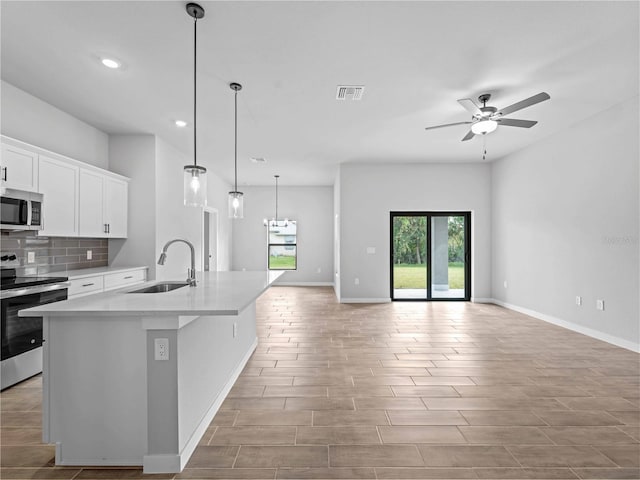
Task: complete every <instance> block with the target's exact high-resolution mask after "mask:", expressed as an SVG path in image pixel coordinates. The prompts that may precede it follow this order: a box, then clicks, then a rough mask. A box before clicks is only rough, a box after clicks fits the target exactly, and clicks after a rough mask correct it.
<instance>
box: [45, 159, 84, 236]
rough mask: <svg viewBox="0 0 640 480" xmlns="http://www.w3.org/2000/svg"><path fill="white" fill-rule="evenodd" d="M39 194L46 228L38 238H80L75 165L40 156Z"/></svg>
mask: <svg viewBox="0 0 640 480" xmlns="http://www.w3.org/2000/svg"><path fill="white" fill-rule="evenodd" d="M38 171H39V178H40V188H39V190H40V193H42V194H43V195H44V199H43V204H42V205H43V213H44V214H43V219H44V228H43V229H42V230H41V231H40V232H39V235H44V236H64V237H73V236H77V235H78V233H79V232H78V180H79V178H78V176H79V172H80V169H79V168H78V167H77V166H76V165H73V164H70V163H68V162H64V161H61V160H56V159H54V158H49V157H45V156H44V155H40V159H39V166H38Z"/></svg>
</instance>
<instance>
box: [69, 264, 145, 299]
mask: <svg viewBox="0 0 640 480" xmlns="http://www.w3.org/2000/svg"><path fill="white" fill-rule="evenodd" d="M146 281H147V269H146V267H140V268H135V269H125V270H122V271H113V270H109V271H108V272H102V273H96V274H95V275H82V276H78V277H77V278H74V275H73V274H71V275H69V283H70V285H69V289H68V293H67V295H68V297H69V298H78V297H83V296H85V295H91V294H94V293H101V292H106V291H109V290H116V289H118V288H122V287H126V286H127V285H135V284H138V283H143V282H146Z"/></svg>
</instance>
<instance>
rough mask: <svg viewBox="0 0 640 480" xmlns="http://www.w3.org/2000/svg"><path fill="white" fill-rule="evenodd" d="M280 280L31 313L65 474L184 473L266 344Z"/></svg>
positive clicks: (243, 278)
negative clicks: (267, 299) (39, 334)
mask: <svg viewBox="0 0 640 480" xmlns="http://www.w3.org/2000/svg"><path fill="white" fill-rule="evenodd" d="M279 275H281V272H205V273H202V274H198V276H197V279H198V285H197V286H196V287H190V286H188V285H187V286H181V287H179V288H176V289H175V290H172V291H167V292H162V293H130V292H132V291H133V292H135V291H138V290H141V289H144V288H146V287H153V286H155V285H158V284H160V283H163V282H147V283H145V284H141V285H136V286H135V287H128V288H125V289H121V290H117V291H113V292H108V293H102V294H97V295H92V296H87V297H82V298H78V299H72V300H67V301H63V302H58V303H52V304H48V305H42V306H40V307H35V308H30V309H26V310H22V311H21V312H20V316H31V317H33V316H42V317H43V333H44V339H45V343H44V358H43V399H42V403H43V405H42V406H43V441H44V442H46V443H55V445H56V465H120V466H130V465H142V466H143V469H144V472H145V473H173V472H180V471H182V469H183V468H184V466H185V465H186V463H187V461H188V460H189V457H190V456H191V454H192V453H193V451H194V450H195V448H196V446H197V444H198V441H199V440H200V438H201V437H202V435H203V434H204V432H205V431H206V429H207V427H208V425H209V423H210V422H211V420H212V419H213V417H214V415H215V413H216V412H217V411H218V408H219V407H220V405H221V404H222V401H223V400H224V398H225V397H226V395H227V394H228V392H229V390H230V389H231V387H232V385H233V383H234V382H235V380H236V379H237V377H238V375H239V374H240V372H241V371H242V369H243V368H244V365H245V364H246V362H247V361H248V359H249V357H250V356H251V354H252V353H253V351H254V350H255V348H256V346H257V336H256V318H255V315H256V307H255V301H256V299H257V298H258V297H259V296H260V295H261V294H262V293H263V292H264V291H265V290H266V289H267V288H269V286H270V285H271V284H272V283H273V282H274V281H275V280H276V279H277V278H278V276H279ZM164 283H167V282H164ZM169 283H183V282H180V281H178V280H176V281H175V282H169Z"/></svg>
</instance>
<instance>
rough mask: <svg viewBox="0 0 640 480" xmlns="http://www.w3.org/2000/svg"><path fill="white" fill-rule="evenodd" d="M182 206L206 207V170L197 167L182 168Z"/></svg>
mask: <svg viewBox="0 0 640 480" xmlns="http://www.w3.org/2000/svg"><path fill="white" fill-rule="evenodd" d="M184 204H185V206H187V207H205V206H206V205H207V169H206V168H204V167H201V166H199V165H185V166H184Z"/></svg>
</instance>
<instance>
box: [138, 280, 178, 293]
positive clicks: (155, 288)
mask: <svg viewBox="0 0 640 480" xmlns="http://www.w3.org/2000/svg"><path fill="white" fill-rule="evenodd" d="M187 285H189V284H188V283H187V282H164V283H156V284H155V285H150V286H148V287H144V288H139V289H138V290H131V291H130V292H127V293H165V292H170V291H171V290H175V289H176V288H182V287H186V286H187Z"/></svg>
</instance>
